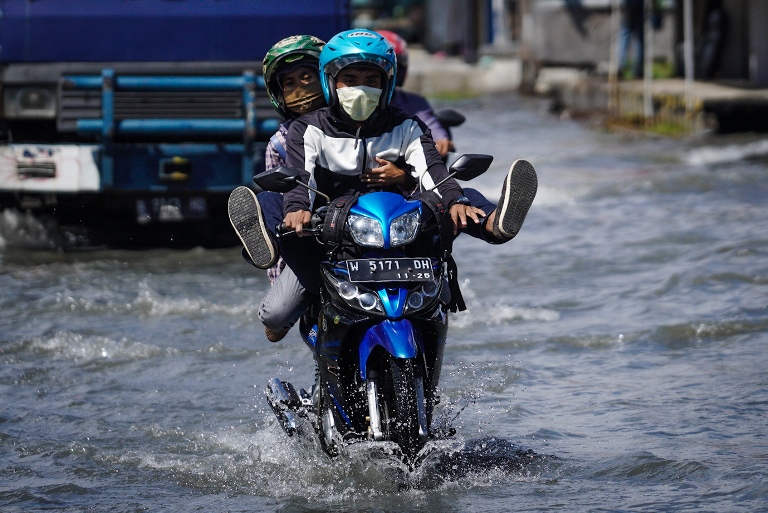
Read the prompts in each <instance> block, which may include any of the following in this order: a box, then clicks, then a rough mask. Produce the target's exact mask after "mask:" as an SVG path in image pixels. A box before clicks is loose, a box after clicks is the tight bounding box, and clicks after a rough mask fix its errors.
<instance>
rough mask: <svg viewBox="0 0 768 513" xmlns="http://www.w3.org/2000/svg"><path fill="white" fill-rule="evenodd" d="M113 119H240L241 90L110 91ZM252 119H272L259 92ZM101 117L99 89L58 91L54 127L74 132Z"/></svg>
mask: <svg viewBox="0 0 768 513" xmlns="http://www.w3.org/2000/svg"><path fill="white" fill-rule="evenodd" d="M113 105H114V120H115V122H120V121H122V120H126V119H154V120H158V119H212V120H214V119H219V120H221V119H244V118H245V109H244V106H243V95H242V91H231V90H214V91H211V90H185V91H152V90H147V91H122V90H115V91H114V100H113ZM255 107H256V119H258V120H264V119H273V118H275V117H276V115H275V112H274V110H273V109H272V105H271V103H270V101H269V98H268V97H267V96H266V94H265V93H264V91H263V90H259V91H257V94H256V102H255ZM101 116H102V92H101V90H100V89H85V88H68V87H60V88H59V111H58V117H57V128H58V129H59V130H60V131H62V132H77V130H78V126H77V123H78V120H98V119H100V118H101Z"/></svg>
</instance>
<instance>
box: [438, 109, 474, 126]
mask: <svg viewBox="0 0 768 513" xmlns="http://www.w3.org/2000/svg"><path fill="white" fill-rule="evenodd" d="M435 117H437V120H438V121H439V122H440V124H441V125H443V126H444V127H445V128H451V127H454V126H459V125H461V124H463V123H464V121H466V120H467V118H465V117H464V115H463V114H461V113H460V112H457V111H455V110H453V109H443V110H440V111H437V112H436V113H435Z"/></svg>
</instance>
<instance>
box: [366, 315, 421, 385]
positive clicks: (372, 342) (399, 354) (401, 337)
mask: <svg viewBox="0 0 768 513" xmlns="http://www.w3.org/2000/svg"><path fill="white" fill-rule="evenodd" d="M376 346H381V347H383V348H384V350H385V351H387V352H388V353H389V354H391V355H392V356H394V357H395V358H415V357H416V355H417V354H418V352H419V344H418V342H417V339H416V335H415V334H414V329H413V324H411V322H410V321H408V320H406V319H401V320H399V321H391V320H389V319H387V320H385V321H382V322H380V323H379V324H376V325H375V326H371V327H370V328H368V331H366V332H365V335H364V336H363V340H361V341H360V351H359V352H360V377H362V378H363V379H364V380H365V379H366V367H367V365H366V364H367V362H368V357H369V356H370V355H371V352H373V349H374V348H375V347H376Z"/></svg>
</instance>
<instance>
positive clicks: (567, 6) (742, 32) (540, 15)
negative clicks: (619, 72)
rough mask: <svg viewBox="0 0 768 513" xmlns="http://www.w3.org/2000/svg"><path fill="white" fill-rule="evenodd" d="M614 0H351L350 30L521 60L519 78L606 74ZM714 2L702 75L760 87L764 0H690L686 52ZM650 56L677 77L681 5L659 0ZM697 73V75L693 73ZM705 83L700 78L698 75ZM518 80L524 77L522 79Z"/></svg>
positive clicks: (700, 35)
mask: <svg viewBox="0 0 768 513" xmlns="http://www.w3.org/2000/svg"><path fill="white" fill-rule="evenodd" d="M620 3H621V0H400V1H398V0H353V1H352V8H353V13H354V15H353V25H357V26H365V27H369V28H374V29H376V28H387V29H390V30H394V31H396V32H398V33H400V34H401V35H402V36H403V37H405V38H406V39H407V40H408V41H409V42H410V43H418V44H422V45H423V46H424V48H425V49H427V50H428V51H429V52H431V53H437V52H442V53H445V54H447V55H454V56H461V57H462V58H464V60H466V61H467V62H476V61H477V60H478V58H480V57H482V56H504V57H512V58H519V59H521V60H523V61H524V63H525V65H524V68H525V72H524V76H528V77H530V76H533V77H535V75H536V71H537V70H538V69H540V68H542V67H547V66H572V67H579V68H583V69H586V70H589V71H593V72H596V73H606V74H607V72H608V69H609V61H610V56H611V50H612V47H613V45H614V44H615V39H616V34H615V31H616V28H615V26H614V25H613V23H612V21H611V13H612V11H614V10H615V9H616V8H617V6H618V5H619V4H620ZM716 3H720V4H721V5H722V10H723V12H724V13H725V20H726V23H727V25H726V26H725V27H724V32H723V33H722V39H721V41H720V42H719V43H718V44H719V45H720V46H719V48H718V49H717V52H716V57H717V66H716V71H715V73H714V74H713V75H712V76H711V77H708V78H712V79H724V80H745V81H749V82H752V83H753V84H755V85H768V30H766V29H765V27H768V1H766V0H722V1H721V2H712V1H710V0H694V1H692V2H691V4H692V6H693V14H692V15H693V25H694V42H693V44H694V47H695V48H696V49H697V52H700V51H702V48H703V46H704V43H705V40H706V39H707V32H706V28H705V24H706V23H705V22H706V21H707V17H708V14H709V12H710V9H711V6H712V5H713V4H716ZM661 5H662V7H663V8H662V13H663V17H662V24H661V27H660V28H659V29H658V30H656V31H654V34H653V47H652V49H651V50H650V51H651V52H652V55H653V59H654V60H656V61H658V62H666V63H669V65H670V66H669V68H670V69H674V68H677V71H678V72H679V73H680V74H681V73H682V69H681V68H682V61H681V59H680V54H681V51H682V50H681V46H682V43H683V40H684V31H683V19H684V16H683V14H684V12H683V5H684V0H661ZM697 76H700V73H698V72H697ZM702 78H705V77H702ZM524 80H525V79H524Z"/></svg>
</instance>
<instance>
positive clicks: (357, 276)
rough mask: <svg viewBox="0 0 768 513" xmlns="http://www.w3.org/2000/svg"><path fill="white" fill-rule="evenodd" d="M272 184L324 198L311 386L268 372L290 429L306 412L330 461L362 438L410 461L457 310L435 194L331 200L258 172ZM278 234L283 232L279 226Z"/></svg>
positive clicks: (455, 171) (426, 424) (467, 172)
mask: <svg viewBox="0 0 768 513" xmlns="http://www.w3.org/2000/svg"><path fill="white" fill-rule="evenodd" d="M491 161H492V157H491V156H488V155H477V154H475V155H463V156H461V157H459V158H458V159H457V160H455V161H454V162H453V164H452V165H451V166H450V168H449V172H450V176H452V177H456V178H457V179H460V180H470V179H472V178H475V177H476V176H479V175H480V174H482V173H484V172H485V171H486V170H487V169H488V167H489V166H490V164H491ZM254 181H255V182H256V183H257V185H259V186H260V187H262V188H263V189H265V190H271V191H276V192H287V191H289V190H291V189H292V188H293V187H296V186H302V187H305V188H307V189H310V190H314V192H315V193H316V194H318V195H320V196H321V197H325V199H326V202H327V205H326V206H322V207H320V208H318V209H317V210H315V212H314V213H313V216H312V221H311V223H310V227H309V228H305V229H304V231H305V233H310V234H312V235H314V236H316V237H317V238H318V240H319V242H320V243H322V244H324V246H325V249H326V257H327V259H326V260H325V261H324V262H322V265H321V268H320V273H321V275H322V288H321V294H320V299H319V303H318V304H317V305H316V306H315V307H313V309H310V310H314V311H310V312H309V313H308V314H307V315H305V316H304V319H303V320H302V322H301V327H300V330H301V333H302V338H303V339H304V341H305V343H306V344H307V346H309V348H310V349H311V350H312V352H313V354H314V357H315V360H316V363H317V381H316V384H315V386H314V387H312V389H311V390H310V391H309V392H307V391H305V390H304V389H301V390H300V391H298V392H297V391H296V389H295V388H294V387H293V385H291V383H289V382H287V381H281V380H280V379H278V378H273V379H272V380H271V381H270V382H269V384H268V387H267V390H266V395H267V400H268V402H269V404H270V406H271V408H272V410H273V411H274V413H275V415H276V416H277V418H278V420H279V421H280V424H281V426H282V427H283V429H284V430H285V432H286V433H287V434H288V435H293V434H294V433H295V432H296V430H297V425H298V422H299V418H300V417H304V418H306V419H309V420H310V421H311V422H312V425H313V427H314V429H315V431H316V433H317V436H318V438H319V441H320V445H321V446H322V448H323V450H324V451H325V452H326V453H328V454H329V455H331V456H335V455H338V454H339V451H340V450H341V448H342V447H343V446H344V445H346V444H349V443H354V442H359V441H372V442H377V441H378V442H383V441H388V442H395V443H396V444H397V446H399V448H400V451H401V452H402V457H403V459H404V460H405V461H406V462H407V463H409V464H413V463H414V462H415V461H416V459H417V455H418V454H419V451H420V450H421V449H422V448H423V447H424V445H425V444H426V442H427V441H429V440H430V439H433V438H435V437H438V436H439V433H437V432H436V430H434V429H433V427H432V418H433V412H434V407H435V405H436V404H437V403H438V401H439V398H438V396H437V395H436V390H437V386H438V382H439V378H440V368H441V366H442V359H443V352H444V349H445V341H446V335H447V331H448V312H449V311H451V310H455V309H457V308H459V309H461V307H462V306H463V303H462V301H461V298H460V292H459V288H458V283H457V280H456V267H455V263H454V262H453V259H452V257H451V253H450V247H451V243H452V240H453V234H452V233H451V232H450V231H449V230H446V228H445V227H446V226H448V223H443V222H442V221H443V220H442V219H441V217H442V216H444V215H447V213H446V212H445V211H444V209H442V205H441V204H440V201H439V198H438V197H437V195H436V194H434V193H433V192H431V191H427V192H425V193H422V194H421V195H420V196H419V197H417V198H412V199H406V198H404V197H403V196H401V195H399V194H394V193H390V192H370V193H366V194H364V195H361V196H351V197H345V198H340V199H334V200H333V201H331V199H330V198H328V197H327V196H325V195H323V194H322V193H320V192H319V191H317V190H315V189H311V188H310V187H309V186H307V185H306V184H304V183H302V182H301V181H300V179H299V172H298V171H297V170H293V169H289V168H283V167H281V168H276V169H273V170H269V171H266V172H264V173H261V174H259V175H257V176H256V177H255V178H254ZM278 231H280V230H278Z"/></svg>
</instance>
